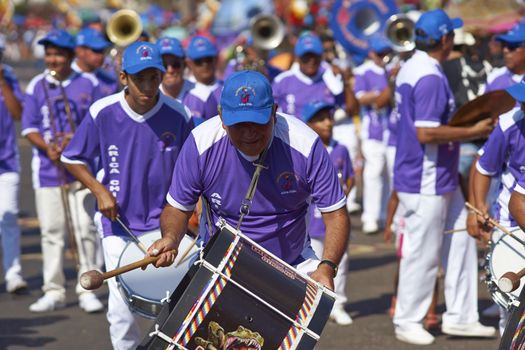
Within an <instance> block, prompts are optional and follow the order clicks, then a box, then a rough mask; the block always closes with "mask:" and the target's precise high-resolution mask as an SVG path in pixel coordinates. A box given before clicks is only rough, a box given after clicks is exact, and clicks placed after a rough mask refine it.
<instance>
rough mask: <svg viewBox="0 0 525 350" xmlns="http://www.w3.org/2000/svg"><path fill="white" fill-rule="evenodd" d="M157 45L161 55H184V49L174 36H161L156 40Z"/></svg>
mask: <svg viewBox="0 0 525 350" xmlns="http://www.w3.org/2000/svg"><path fill="white" fill-rule="evenodd" d="M157 46H158V47H159V51H160V54H161V55H174V56H177V57H184V49H183V48H182V45H181V43H180V41H178V40H177V39H175V38H168V37H163V38H160V39H159V40H157Z"/></svg>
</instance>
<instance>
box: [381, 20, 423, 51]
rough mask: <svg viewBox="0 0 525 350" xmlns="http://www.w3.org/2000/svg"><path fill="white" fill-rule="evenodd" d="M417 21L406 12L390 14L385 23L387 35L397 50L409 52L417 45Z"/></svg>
mask: <svg viewBox="0 0 525 350" xmlns="http://www.w3.org/2000/svg"><path fill="white" fill-rule="evenodd" d="M414 27H415V22H414V21H413V20H412V19H410V17H408V16H407V15H405V14H402V13H399V14H395V15H392V16H390V18H389V19H388V20H387V21H386V24H385V36H386V38H387V39H388V40H389V41H390V43H391V45H392V48H393V50H394V51H396V52H409V51H412V50H413V49H414V48H415V47H416V43H415V39H414Z"/></svg>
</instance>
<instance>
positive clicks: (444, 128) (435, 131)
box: [416, 125, 478, 144]
mask: <svg viewBox="0 0 525 350" xmlns="http://www.w3.org/2000/svg"><path fill="white" fill-rule="evenodd" d="M416 134H417V138H418V140H419V142H421V143H423V144H425V143H448V142H454V141H464V140H471V139H475V138H477V137H478V135H477V134H475V133H474V132H473V130H472V128H462V127H454V126H448V125H441V126H438V127H435V128H420V127H416Z"/></svg>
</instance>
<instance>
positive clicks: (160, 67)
mask: <svg viewBox="0 0 525 350" xmlns="http://www.w3.org/2000/svg"><path fill="white" fill-rule="evenodd" d="M148 68H157V69H158V70H160V71H161V72H162V73H166V68H164V66H163V65H161V64H146V65H143V64H137V65H134V66H131V67H128V68H126V69H124V71H125V72H126V73H128V74H137V73H138V72H141V71H143V70H144V69H148Z"/></svg>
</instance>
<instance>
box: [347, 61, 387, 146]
mask: <svg viewBox="0 0 525 350" xmlns="http://www.w3.org/2000/svg"><path fill="white" fill-rule="evenodd" d="M354 75H355V84H354V94H355V97H356V98H359V97H361V96H363V95H364V94H366V93H369V92H374V93H376V94H378V95H379V94H380V93H381V91H383V90H384V89H385V88H386V87H387V86H388V76H387V73H386V70H385V69H384V68H382V67H379V66H378V65H376V64H375V63H374V62H372V61H371V60H367V61H365V63H363V64H362V65H360V66H359V67H357V68H356V69H354ZM390 112H391V110H390V108H389V107H388V108H387V107H385V108H381V109H379V110H377V109H374V108H372V106H362V107H361V117H362V120H363V125H362V128H361V137H362V138H363V139H367V140H377V141H383V137H384V133H385V131H386V130H387V128H388V118H389V116H390Z"/></svg>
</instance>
